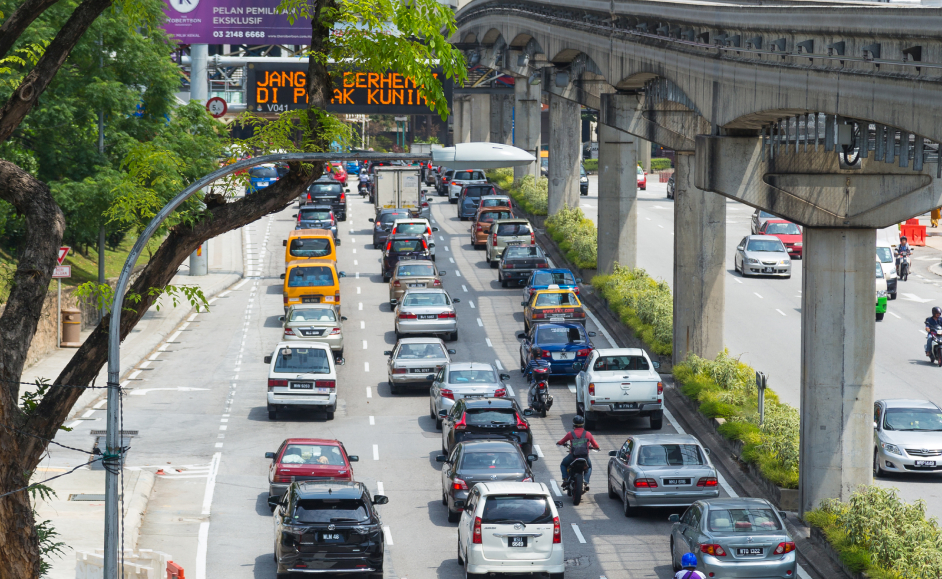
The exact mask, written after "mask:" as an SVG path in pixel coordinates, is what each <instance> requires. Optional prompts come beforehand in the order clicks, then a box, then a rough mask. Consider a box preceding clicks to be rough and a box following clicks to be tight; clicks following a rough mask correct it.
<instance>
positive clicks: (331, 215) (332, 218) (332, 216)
mask: <svg viewBox="0 0 942 579" xmlns="http://www.w3.org/2000/svg"><path fill="white" fill-rule="evenodd" d="M330 220H331V221H334V220H335V218H334V212H333V211H331V212H330Z"/></svg>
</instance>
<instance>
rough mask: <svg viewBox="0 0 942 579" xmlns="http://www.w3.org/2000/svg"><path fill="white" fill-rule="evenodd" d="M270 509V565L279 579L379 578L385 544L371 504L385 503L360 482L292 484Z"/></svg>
mask: <svg viewBox="0 0 942 579" xmlns="http://www.w3.org/2000/svg"><path fill="white" fill-rule="evenodd" d="M268 502H269V504H270V505H271V506H273V507H274V509H275V512H274V519H275V563H276V565H277V567H278V569H277V574H278V577H279V578H281V577H287V576H288V574H290V573H292V572H296V573H344V572H347V573H349V572H356V573H357V574H362V573H369V574H370V575H369V576H370V577H372V578H373V579H380V578H381V577H382V576H383V555H384V552H385V547H386V540H385V537H384V536H383V522H382V519H381V518H380V516H379V513H378V512H376V509H375V508H374V505H385V504H386V503H388V502H389V498H387V497H385V496H383V495H375V496H373V498H372V499H371V498H370V492H369V490H368V489H367V488H366V486H365V485H364V484H363V483H359V482H346V481H310V482H295V483H292V484H291V486H289V487H288V492H287V493H285V496H284V498H283V499H279V498H278V497H271V498H269V499H268Z"/></svg>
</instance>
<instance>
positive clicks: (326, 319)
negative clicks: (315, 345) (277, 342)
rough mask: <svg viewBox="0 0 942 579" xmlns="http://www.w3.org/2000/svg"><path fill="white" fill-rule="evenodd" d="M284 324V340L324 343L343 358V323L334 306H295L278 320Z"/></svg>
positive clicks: (337, 355) (344, 319) (343, 317)
mask: <svg viewBox="0 0 942 579" xmlns="http://www.w3.org/2000/svg"><path fill="white" fill-rule="evenodd" d="M278 319H279V320H281V322H282V323H283V327H284V337H283V338H282V340H284V341H285V342H291V341H294V340H299V341H310V342H323V343H325V344H327V345H328V346H330V349H331V351H332V352H333V353H334V356H336V357H338V358H340V357H343V322H344V321H346V319H347V318H346V317H345V316H341V315H338V314H337V310H336V309H335V308H334V305H333V304H326V303H325V304H295V305H293V306H289V307H288V311H287V312H285V315H283V316H280V317H279V318H278Z"/></svg>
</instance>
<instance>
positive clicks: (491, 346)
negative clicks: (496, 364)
mask: <svg viewBox="0 0 942 579" xmlns="http://www.w3.org/2000/svg"><path fill="white" fill-rule="evenodd" d="M484 341H485V342H487V347H488V348H493V347H494V345H493V344H491V339H490V338H484Z"/></svg>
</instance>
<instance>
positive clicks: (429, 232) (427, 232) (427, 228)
mask: <svg viewBox="0 0 942 579" xmlns="http://www.w3.org/2000/svg"><path fill="white" fill-rule="evenodd" d="M426 205H428V203H426ZM431 234H432V228H431V227H426V228H425V235H431Z"/></svg>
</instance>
